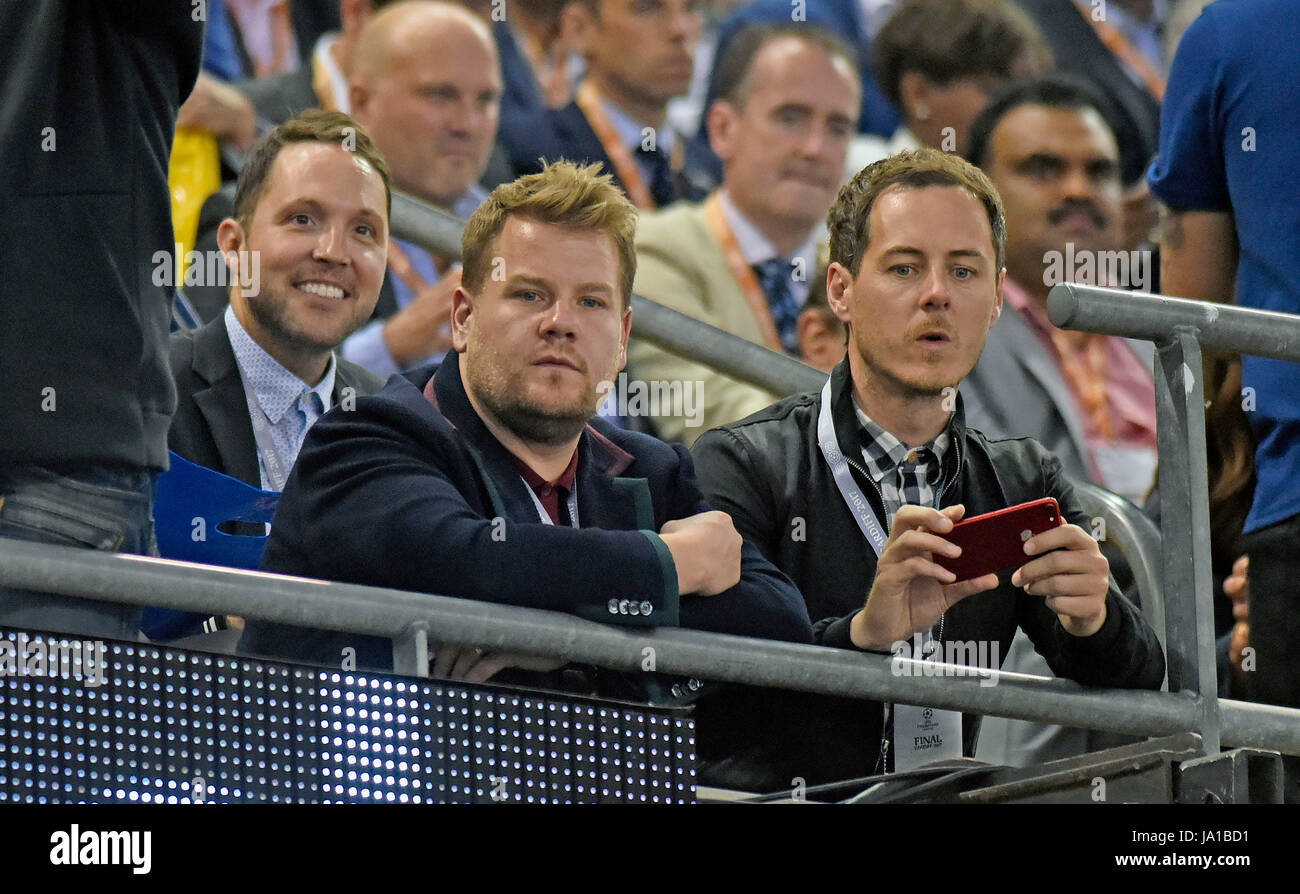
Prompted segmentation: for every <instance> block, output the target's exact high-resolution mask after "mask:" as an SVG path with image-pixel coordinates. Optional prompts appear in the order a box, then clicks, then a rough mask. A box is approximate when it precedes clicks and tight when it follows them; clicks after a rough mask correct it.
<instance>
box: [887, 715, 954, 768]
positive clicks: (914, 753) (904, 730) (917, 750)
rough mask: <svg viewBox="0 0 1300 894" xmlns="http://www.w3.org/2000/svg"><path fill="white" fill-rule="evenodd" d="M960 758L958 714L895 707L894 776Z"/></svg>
mask: <svg viewBox="0 0 1300 894" xmlns="http://www.w3.org/2000/svg"><path fill="white" fill-rule="evenodd" d="M959 757H961V712H960V711H946V710H943V709H941V708H921V707H917V706H916V705H897V704H896V705H894V772H896V773H901V772H903V771H905V770H915V769H916V768H917V767H919V766H921V765H922V764H928V763H930V762H931V761H937V760H948V759H950V758H959Z"/></svg>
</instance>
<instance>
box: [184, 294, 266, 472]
mask: <svg viewBox="0 0 1300 894" xmlns="http://www.w3.org/2000/svg"><path fill="white" fill-rule="evenodd" d="M192 367H193V370H194V373H195V375H197V376H198V377H199V378H200V379H202V380H203V381H205V382H207V383H208V385H209V387H207V388H204V389H202V390H199V391H195V392H194V404H195V406H197V407H198V408H199V412H200V413H201V414H202V415H203V421H204V422H205V423H206V424H207V426H208V434H209V435H210V436H211V438H212V441H213V443H214V444H215V445H216V448H217V455H218V456H220V457H221V464H222V466H223V467H224V469H223V470H222V471H224V472H225V473H226V474H227V475H230V476H232V477H234V478H238V479H239V480H240V481H243V482H245V483H246V484H251V485H252V486H254V487H261V486H262V481H261V475H260V473H259V471H258V467H257V442H256V441H255V440H254V439H253V424H252V422H250V421H249V417H248V400H247V398H245V397H244V385H243V381H242V380H241V379H240V377H239V366H238V365H237V364H236V363H235V352H234V349H232V348H231V347H230V337H229V336H228V335H227V334H226V324H225V321H224V319H223V318H221V317H218V318H217V319H215V320H213V321H212V322H211V323H208V324H207V325H206V326H204V327H203V328H201V329H200V330H199V331H198V333H197V334H196V335H195V337H194V361H193V364H192Z"/></svg>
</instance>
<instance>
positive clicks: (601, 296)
mask: <svg viewBox="0 0 1300 894" xmlns="http://www.w3.org/2000/svg"><path fill="white" fill-rule="evenodd" d="M635 227H636V210H635V208H634V207H633V206H632V204H631V203H630V202H629V201H628V200H627V199H626V198H624V197H623V196H622V194H621V193H619V191H618V189H617V188H616V187H615V186H614V185H613V183H612V182H611V181H610V178H609V177H608V176H598V175H597V168H596V167H595V166H590V167H586V168H579V167H577V166H576V165H573V164H572V163H569V162H560V163H556V164H554V165H551V166H548V167H546V168H545V169H544V170H543V171H542V172H541V173H538V174H533V175H529V176H525V177H521V178H520V179H519V180H516V181H514V182H513V183H507V184H503V185H502V186H499V187H497V189H496V190H495V191H494V192H493V193H492V195H491V196H489V197H488V199H487V201H485V202H484V203H483V205H482V206H480V208H479V209H478V211H476V212H475V213H474V215H473V216H472V217H471V218H470V220H469V222H468V223H467V224H466V227H465V234H464V236H463V238H462V244H463V247H464V251H463V256H464V276H463V279H462V282H461V285H460V287H459V288H457V290H456V293H455V297H454V300H453V305H452V315H451V319H452V337H453V345H454V350H453V351H452V352H451V353H449V354H448V355H447V357H446V359H445V360H443V362H442V364H441V365H440V366H439V367H437V369H436V371H435V369H433V368H432V367H426V368H424V369H422V370H417V371H415V372H412V373H409V374H406V375H404V376H393V377H392V378H391V379H389V381H388V384H387V385H385V387H384V389H383V391H381V392H380V393H379V394H377V395H374V396H373V397H367V398H362V399H360V400H358V401H357V405H356V409H355V410H354V411H353V412H340V411H338V410H335V411H331V412H330V413H329V414H327V415H326V417H325V418H324V419H322V420H321V421H320V422H319V423H318V424H317V425H316V426H315V427H314V428H313V429H312V430H311V431H310V432H309V433H308V436H307V441H306V443H305V444H304V445H303V449H302V453H301V456H300V458H299V462H298V464H297V465H296V466H295V467H294V469H293V472H292V473H291V474H290V476H289V483H288V486H287V487H286V488H285V493H284V499H283V500H282V501H281V502H280V505H279V507H278V508H277V511H276V515H275V521H274V523H273V524H272V526H271V540H270V542H269V544H268V545H267V549H266V553H265V555H264V557H263V559H262V568H263V569H264V570H267V571H275V572H280V573H286V574H297V575H307V576H311V577H318V578H325V579H327V580H337V581H347V582H351V583H359V584H368V585H371V586H383V587H392V588H395V589H400V590H409V591H414V592H418V593H437V594H441V595H446V596H456V597H461V598H465V599H477V600H482V601H485V602H494V603H505V604H511V605H522V606H528V607H532V608H544V609H551V610H555V611H568V612H573V613H575V614H578V615H581V616H583V617H587V618H589V619H594V620H602V621H609V622H613V623H620V624H631V625H635V626H643V627H655V626H676V625H679V624H680V625H681V626H683V627H696V628H699V629H703V630H712V631H717V632H724V633H734V634H739V635H742V636H758V637H768V638H775V639H786V640H794V641H797V642H809V641H811V638H812V631H811V627H810V625H809V621H808V614H807V610H806V609H805V608H804V606H803V600H802V598H801V597H800V596H799V593H798V591H797V590H795V588H794V585H793V584H791V583H790V581H789V579H788V578H786V577H785V576H784V575H782V574H781V573H780V572H779V571H777V570H776V569H775V568H773V567H772V565H771V564H770V563H768V562H767V561H766V560H765V559H763V558H762V556H761V555H760V554H759V553H758V550H757V548H756V547H754V546H753V545H752V544H748V543H744V542H743V541H742V539H741V537H740V535H739V534H737V533H736V529H735V527H734V526H733V525H732V523H731V519H730V518H729V517H728V516H727V515H726V514H725V513H721V512H714V511H710V510H709V506H708V505H707V504H706V503H705V501H704V499H703V496H702V495H701V493H700V489H699V487H698V486H697V485H696V483H695V473H694V469H693V466H692V463H691V458H690V454H689V453H687V452H686V450H685V449H684V448H682V447H680V446H669V445H667V444H664V443H663V442H662V441H659V440H657V439H655V438H652V437H649V436H647V435H642V434H639V433H636V432H630V431H622V430H619V429H617V428H615V427H613V426H611V425H609V424H608V423H606V422H604V421H603V420H600V419H593V418H592V417H593V416H594V414H595V412H596V408H597V405H598V403H599V402H600V400H601V399H602V397H603V396H604V394H605V392H606V390H607V388H608V385H609V383H610V381H612V380H613V378H614V376H615V375H616V374H617V372H618V370H619V369H620V368H621V367H622V365H623V363H624V361H625V359H626V351H627V340H628V333H629V331H630V328H631V322H632V311H631V307H630V301H631V293H632V280H633V276H634V273H635V270H636V253H635V249H634V247H633V235H634V232H635ZM240 647H241V650H243V651H245V652H251V653H254V654H263V655H271V656H277V657H287V658H290V659H293V660H300V661H312V662H317V663H321V664H326V665H332V666H335V667H338V666H340V665H341V664H343V662H346V661H348V660H349V658H351V659H354V660H355V664H354V665H353V666H355V667H362V668H377V669H386V668H388V667H391V665H392V643H391V641H390V640H388V639H382V638H379V637H374V636H361V635H351V634H345V633H332V632H327V631H320V630H306V629H302V628H294V627H287V626H284V625H280V624H270V623H262V622H258V623H255V622H252V621H250V622H249V624H248V626H247V628H246V629H245V634H244V639H243V641H242V642H241V643H240ZM507 665H513V666H524V667H527V668H530V669H531V670H533V671H535V672H541V671H542V670H543V669H544V668H545V669H547V670H548V671H549V670H556V669H557V668H555V667H554V665H553V664H551V663H548V662H547V661H545V660H543V661H541V662H537V661H533V660H521V659H519V658H518V657H516V656H500V655H492V654H490V653H489V654H483V653H482V652H478V651H475V650H471V649H463V650H457V649H446V648H444V649H441V650H439V652H438V655H437V664H436V666H435V669H436V670H437V671H438V672H440V673H442V674H446V673H452V674H453V675H454V676H457V677H463V678H465V679H470V680H479V681H481V680H484V679H486V678H488V677H491V676H494V675H495V674H496V672H497V671H499V670H501V668H502V667H504V666H507ZM532 683H533V684H534V685H546V686H549V687H554V686H557V685H560V683H559V682H558V681H555V680H551V681H539V680H533V681H532ZM598 688H599V687H598Z"/></svg>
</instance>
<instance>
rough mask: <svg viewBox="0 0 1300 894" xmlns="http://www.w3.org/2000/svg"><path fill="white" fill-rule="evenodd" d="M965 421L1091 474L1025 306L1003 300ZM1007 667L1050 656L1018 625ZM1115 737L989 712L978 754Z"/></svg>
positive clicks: (1065, 752)
mask: <svg viewBox="0 0 1300 894" xmlns="http://www.w3.org/2000/svg"><path fill="white" fill-rule="evenodd" d="M1129 346H1130V347H1132V348H1133V351H1134V353H1135V354H1137V355H1138V359H1140V360H1142V361H1143V362H1144V363H1145V364H1146V366H1147V368H1148V369H1149V368H1151V361H1152V357H1153V354H1154V350H1155V349H1154V346H1153V345H1152V344H1151V343H1150V342H1141V341H1132V340H1129ZM960 390H961V395H962V401H963V404H964V408H965V411H966V422H967V424H968V425H969V426H970V427H971V428H974V429H978V430H979V431H982V432H984V433H985V434H986V435H988V436H989V437H993V438H1005V437H1015V436H1020V435H1028V436H1029V437H1031V438H1034V439H1035V440H1037V441H1038V442H1040V443H1041V444H1042V445H1043V446H1044V447H1046V448H1047V449H1048V450H1050V451H1052V453H1054V454H1056V456H1057V457H1058V458H1059V459H1060V460H1061V467H1062V468H1063V469H1064V471H1065V474H1066V475H1067V476H1068V477H1070V478H1073V479H1075V480H1078V481H1092V480H1093V479H1092V475H1091V474H1090V473H1089V471H1088V463H1087V460H1086V459H1085V457H1086V456H1087V445H1086V443H1085V441H1084V437H1083V423H1082V421H1081V420H1080V419H1079V414H1078V412H1077V411H1076V410H1075V406H1074V398H1073V396H1072V395H1071V394H1070V386H1069V385H1068V384H1067V383H1066V381H1065V378H1064V377H1063V376H1062V375H1061V372H1060V370H1058V369H1057V367H1056V363H1055V362H1053V360H1052V358H1051V357H1050V356H1049V355H1048V354H1047V352H1046V351H1045V350H1043V345H1042V342H1040V341H1039V340H1038V336H1036V335H1035V334H1034V332H1033V330H1032V329H1030V328H1029V325H1028V324H1027V323H1026V322H1025V320H1024V318H1023V317H1022V316H1021V315H1020V313H1019V312H1018V311H1017V310H1016V309H1015V308H1013V307H1012V306H1011V305H1010V304H1008V303H1006V302H1003V304H1002V316H1001V317H1000V318H999V319H998V322H997V323H996V324H995V325H994V327H993V329H992V330H991V331H990V332H989V337H988V341H986V342H985V344H984V353H983V354H981V355H980V359H979V363H977V364H975V369H974V370H972V371H971V374H970V375H969V376H967V377H966V378H965V379H964V380H963V381H962V383H961V386H960ZM1002 668H1003V670H1007V671H1014V672H1017V673H1025V674H1039V675H1042V676H1050V675H1051V673H1052V672H1051V669H1050V668H1049V667H1048V666H1047V662H1046V661H1044V660H1043V658H1042V656H1040V655H1039V654H1038V653H1037V652H1035V651H1034V646H1033V644H1032V643H1031V642H1030V641H1029V638H1028V637H1026V636H1025V635H1024V633H1023V632H1020V631H1017V633H1016V637H1015V639H1014V640H1013V641H1012V644H1011V648H1010V649H1009V650H1008V652H1007V654H1006V656H1005V657H1004V660H1003V662H1002ZM1113 744H1116V743H1115V742H1112V741H1110V740H1107V739H1099V738H1096V735H1095V734H1090V733H1089V731H1087V730H1083V729H1075V728H1071V727H1062V726H1056V725H1053V724H1043V723H1034V722H1030V721H1026V720H1011V719H1008V718H1005V717H985V718H984V722H983V723H982V724H981V726H980V741H979V748H978V750H977V751H976V754H975V756H976V757H977V758H979V759H980V760H986V761H989V762H991V763H994V764H1007V765H1011V766H1029V765H1031V764H1039V763H1043V762H1045V761H1050V760H1058V759H1061V758H1066V757H1073V756H1074V755H1077V754H1082V753H1083V752H1085V751H1088V750H1093V749H1094V748H1100V747H1107V746H1109V745H1113Z"/></svg>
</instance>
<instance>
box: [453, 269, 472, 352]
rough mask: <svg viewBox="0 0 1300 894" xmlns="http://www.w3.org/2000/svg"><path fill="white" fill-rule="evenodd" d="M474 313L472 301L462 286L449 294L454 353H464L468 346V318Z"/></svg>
mask: <svg viewBox="0 0 1300 894" xmlns="http://www.w3.org/2000/svg"><path fill="white" fill-rule="evenodd" d="M473 312H474V307H473V304H472V299H471V298H470V295H469V292H467V291H465V287H464V286H463V285H460V286H456V291H454V292H452V293H451V346H452V348H454V349H455V350H456V353H458V354H463V353H465V347H466V346H467V345H468V344H469V318H470V314H472V313H473Z"/></svg>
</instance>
